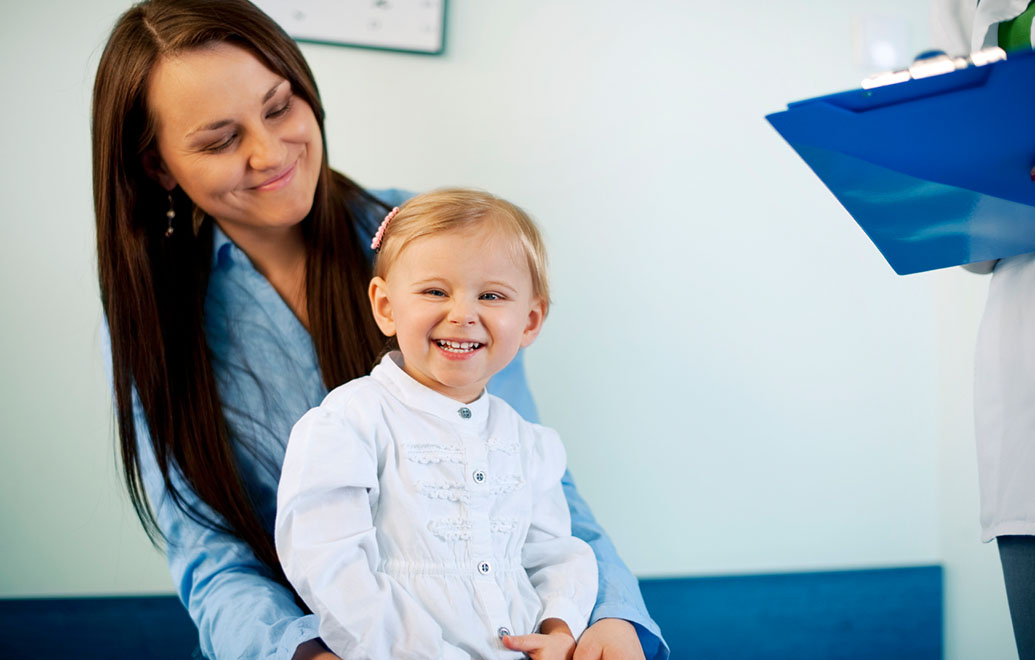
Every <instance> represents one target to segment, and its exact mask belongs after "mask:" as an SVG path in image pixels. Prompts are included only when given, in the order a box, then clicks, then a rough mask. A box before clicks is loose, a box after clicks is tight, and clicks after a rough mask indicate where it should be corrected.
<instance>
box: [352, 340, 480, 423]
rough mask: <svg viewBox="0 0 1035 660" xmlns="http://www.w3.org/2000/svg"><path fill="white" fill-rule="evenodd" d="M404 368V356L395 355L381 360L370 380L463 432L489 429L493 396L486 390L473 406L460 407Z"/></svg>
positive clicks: (409, 404)
mask: <svg viewBox="0 0 1035 660" xmlns="http://www.w3.org/2000/svg"><path fill="white" fill-rule="evenodd" d="M402 364H403V356H402V353H400V352H399V351H392V352H391V353H389V354H387V355H385V356H384V357H383V358H382V359H381V362H380V363H379V364H378V365H377V366H376V367H374V370H373V371H371V372H370V376H371V377H372V378H373V379H374V380H376V381H377V382H379V383H381V384H382V385H383V386H384V387H385V388H386V389H388V391H389V392H390V393H391V394H392V395H394V396H395V397H396V398H397V399H399V400H400V401H402V402H403V403H404V404H406V406H408V407H410V408H413V409H414V410H419V411H422V412H426V413H430V414H432V415H434V416H435V417H439V418H441V419H443V420H445V421H446V422H448V423H449V424H450V426H455V427H457V428H458V429H459V430H461V431H481V430H482V429H484V428H485V425H486V422H487V421H488V418H489V395H488V394H487V393H486V392H485V390H482V393H481V395H479V397H478V398H477V399H475V400H474V401H472V402H471V403H460V402H459V401H457V400H455V399H450V398H449V397H447V396H445V395H444V394H439V393H438V392H436V391H435V390H433V389H431V388H430V387H427V386H425V385H422V384H421V383H418V382H417V381H416V380H414V379H413V377H412V376H410V375H409V374H407V373H406V372H405V371H403V368H402Z"/></svg>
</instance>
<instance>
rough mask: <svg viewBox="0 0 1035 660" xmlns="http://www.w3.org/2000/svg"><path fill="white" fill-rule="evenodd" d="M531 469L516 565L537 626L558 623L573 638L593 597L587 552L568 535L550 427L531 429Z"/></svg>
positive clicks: (593, 571) (559, 451)
mask: <svg viewBox="0 0 1035 660" xmlns="http://www.w3.org/2000/svg"><path fill="white" fill-rule="evenodd" d="M537 431H538V435H539V437H538V438H537V443H536V445H537V446H536V448H535V452H534V454H533V465H532V470H531V472H532V474H533V478H532V489H533V490H532V492H533V498H534V499H533V504H532V519H531V524H530V525H529V528H528V534H527V536H526V537H525V543H524V545H523V546H522V548H521V564H522V566H524V568H525V570H526V571H527V573H528V578H529V580H530V581H531V582H532V586H533V587H534V588H535V590H536V593H537V594H538V595H539V598H540V600H541V601H542V603H543V611H542V613H541V614H540V617H539V621H537V626H536V627H537V628H538V627H539V624H541V623H542V622H543V621H544V620H546V619H561V620H563V621H564V622H565V623H566V624H567V625H568V631H569V632H570V633H571V635H572V636H574V637H575V639H578V637H579V635H581V634H582V632H583V631H584V630H585V629H586V625H587V622H588V620H589V615H590V612H592V611H593V606H594V604H595V603H596V596H597V565H596V564H597V562H596V557H595V556H594V555H593V550H592V549H591V548H590V547H589V546H588V545H587V544H586V543H585V541H582V540H580V539H577V538H575V537H574V536H572V534H571V516H570V514H569V512H568V503H567V501H566V500H565V496H564V489H563V488H562V486H561V475H562V474H564V470H565V455H564V447H563V445H561V441H560V438H558V437H557V434H556V433H555V432H554V431H552V430H551V429H546V428H543V427H537Z"/></svg>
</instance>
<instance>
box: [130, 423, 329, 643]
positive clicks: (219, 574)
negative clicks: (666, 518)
mask: <svg viewBox="0 0 1035 660" xmlns="http://www.w3.org/2000/svg"><path fill="white" fill-rule="evenodd" d="M136 426H137V437H138V439H139V443H140V448H141V467H142V470H143V477H144V485H145V488H146V489H147V493H148V499H149V500H150V501H151V502H152V506H154V507H155V512H156V517H157V519H158V524H159V527H160V529H161V530H162V533H163V534H164V535H165V538H166V539H167V542H166V555H167V559H168V562H169V572H170V574H171V575H172V579H173V586H174V587H175V589H176V593H177V595H178V596H179V598H180V601H181V602H182V603H183V604H184V606H186V608H187V610H188V612H189V613H190V616H191V618H192V619H193V620H194V624H195V625H196V626H197V628H198V640H199V644H200V646H201V651H202V653H204V655H205V657H206V658H210V659H211V660H220V659H222V658H245V657H264V658H278V659H283V660H289V659H291V658H292V657H293V656H294V655H295V653H296V651H297V650H298V647H299V645H300V644H302V643H303V642H306V641H308V640H312V639H315V638H316V637H317V635H318V630H317V626H318V622H317V620H316V617H315V616H312V615H309V616H305V615H303V613H302V611H301V610H300V609H299V608H298V606H297V605H296V604H295V599H294V594H292V593H291V591H289V590H288V589H286V588H285V587H284V586H282V585H281V584H279V583H278V582H277V581H276V580H274V579H272V578H271V577H269V572H268V569H267V568H266V566H265V565H264V564H263V563H262V562H260V561H259V560H258V559H257V558H256V557H255V555H254V554H253V553H252V551H251V549H250V548H249V547H248V546H247V545H246V544H245V543H243V542H242V541H240V540H238V539H237V538H235V537H233V536H230V535H228V534H224V533H222V532H218V531H215V530H212V529H209V528H208V527H206V526H204V525H202V524H199V523H198V522H196V521H194V520H192V519H191V518H190V517H189V516H187V515H186V514H185V513H184V512H183V511H182V510H181V509H180V508H179V507H178V506H176V504H175V503H173V502H172V499H171V497H170V496H169V494H168V492H167V491H166V490H165V487H164V483H163V481H162V477H161V473H160V472H159V471H158V466H157V464H156V463H155V461H154V457H153V454H152V451H151V449H150V441H149V436H148V433H147V426H146V425H145V424H142V423H141V418H140V415H139V414H138V415H137V424H136ZM172 474H173V478H174V479H176V478H177V476H176V474H175V471H173V473H172ZM177 490H178V491H179V492H180V493H181V494H182V495H183V496H184V497H185V498H187V499H188V500H190V501H189V502H188V503H189V504H190V505H192V506H193V507H195V508H201V509H202V510H205V509H204V507H203V505H202V504H201V503H200V502H199V501H198V500H197V497H196V495H194V493H193V491H191V490H190V489H189V488H188V487H187V486H186V484H182V483H178V484H177ZM209 514H210V515H211V512H209Z"/></svg>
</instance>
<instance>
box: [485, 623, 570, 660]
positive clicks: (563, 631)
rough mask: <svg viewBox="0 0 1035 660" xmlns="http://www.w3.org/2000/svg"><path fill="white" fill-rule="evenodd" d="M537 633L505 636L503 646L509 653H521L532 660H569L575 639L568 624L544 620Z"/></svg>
mask: <svg viewBox="0 0 1035 660" xmlns="http://www.w3.org/2000/svg"><path fill="white" fill-rule="evenodd" d="M539 631H540V632H539V633H535V634H531V635H518V636H516V637H515V636H513V635H507V636H505V637H504V638H503V645H504V646H506V647H507V648H508V649H510V650H511V651H521V652H522V653H524V654H525V655H527V656H528V657H530V658H532V660H571V657H572V652H574V651H575V637H574V636H573V635H572V634H571V629H570V628H568V624H566V623H564V621H562V620H560V619H546V620H545V621H543V623H542V625H540V626H539Z"/></svg>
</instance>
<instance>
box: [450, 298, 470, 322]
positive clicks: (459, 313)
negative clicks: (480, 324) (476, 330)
mask: <svg viewBox="0 0 1035 660" xmlns="http://www.w3.org/2000/svg"><path fill="white" fill-rule="evenodd" d="M476 321H477V316H475V313H474V307H473V306H472V305H470V304H469V303H467V302H464V301H459V300H458V301H457V302H456V304H454V305H453V308H452V309H450V310H449V322H450V323H453V324H455V325H474V324H475V322H476Z"/></svg>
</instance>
